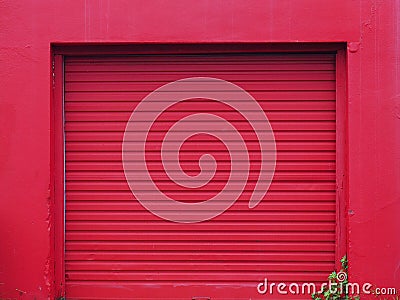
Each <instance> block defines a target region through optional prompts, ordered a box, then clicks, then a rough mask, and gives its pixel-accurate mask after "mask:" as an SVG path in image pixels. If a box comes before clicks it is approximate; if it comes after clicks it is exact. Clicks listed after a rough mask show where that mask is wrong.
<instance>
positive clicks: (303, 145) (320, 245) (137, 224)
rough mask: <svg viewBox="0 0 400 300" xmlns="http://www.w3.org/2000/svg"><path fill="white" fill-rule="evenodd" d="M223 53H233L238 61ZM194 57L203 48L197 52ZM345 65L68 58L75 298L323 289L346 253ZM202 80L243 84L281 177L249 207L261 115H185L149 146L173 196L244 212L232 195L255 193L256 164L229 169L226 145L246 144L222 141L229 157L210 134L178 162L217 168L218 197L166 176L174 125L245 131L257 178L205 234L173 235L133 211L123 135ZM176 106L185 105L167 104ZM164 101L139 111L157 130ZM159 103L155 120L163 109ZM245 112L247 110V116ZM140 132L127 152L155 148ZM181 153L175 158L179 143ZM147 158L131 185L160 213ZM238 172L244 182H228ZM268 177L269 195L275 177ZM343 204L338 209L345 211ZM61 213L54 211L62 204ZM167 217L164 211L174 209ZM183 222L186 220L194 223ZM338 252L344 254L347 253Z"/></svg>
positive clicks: (177, 112)
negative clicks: (169, 86) (193, 80)
mask: <svg viewBox="0 0 400 300" xmlns="http://www.w3.org/2000/svg"><path fill="white" fill-rule="evenodd" d="M198 48H199V47H197V49H198ZM209 48H210V47H209ZM225 48H226V51H227V52H229V48H233V47H232V46H225ZM243 48H244V47H243ZM169 49H170V51H174V49H175V50H177V49H179V47H174V46H170V47H169ZM195 50H196V48H194V47H193V49H192V52H194V51H195ZM248 50H249V51H251V49H248ZM253 50H254V49H253ZM335 58H336V56H335V54H333V53H328V54H314V53H312V54H309V53H306V54H284V55H283V54H271V53H269V54H267V55H265V54H259V55H254V54H247V55H246V54H244V53H242V54H241V55H233V54H229V53H225V54H206V55H204V54H203V55H195V54H193V53H192V54H191V55H189V56H188V55H184V56H182V55H167V56H166V55H165V53H164V55H162V56H151V55H150V56H149V55H146V56H140V55H139V56H133V57H132V56H130V57H124V56H119V57H107V56H100V57H89V58H82V57H77V58H74V57H67V58H66V59H65V64H64V70H65V80H66V81H65V96H64V101H65V102H64V103H65V105H64V111H65V150H66V156H65V157H66V161H65V169H66V173H65V178H66V185H65V189H66V197H65V199H66V204H65V205H66V214H65V219H66V227H65V229H66V233H65V239H66V247H65V250H66V252H65V269H66V277H65V289H66V292H65V294H66V297H67V298H70V297H72V298H74V299H75V298H79V299H83V297H84V296H89V298H90V297H92V298H96V299H99V298H100V297H105V298H110V297H120V298H129V299H149V298H150V299H156V298H157V299H167V298H168V299H190V298H192V297H193V296H196V295H207V296H210V298H211V299H216V297H219V298H222V297H224V299H228V298H229V299H238V298H253V299H256V298H257V299H259V298H261V299H262V298H264V296H260V295H259V294H258V293H257V290H256V286H257V283H258V282H260V281H263V280H264V278H266V277H268V280H269V282H272V281H275V282H277V281H285V282H289V281H300V280H302V281H307V282H308V281H312V282H315V281H319V282H324V281H326V276H327V274H328V273H329V272H330V271H331V270H333V269H334V266H335V261H336V257H335V256H336V255H337V257H339V258H340V257H341V256H343V252H342V251H341V250H339V252H341V253H335V240H337V236H336V235H335V227H336V224H340V225H341V226H338V228H339V227H340V229H341V230H343V229H344V226H343V225H345V224H343V223H342V222H341V220H339V221H337V219H336V214H335V208H336V207H335V201H336V196H337V194H338V193H336V191H335V188H336V185H335V182H336V177H339V178H342V172H343V166H342V165H341V166H339V165H337V169H338V172H337V173H335V170H336V163H335V159H336V156H338V157H342V156H343V151H341V150H339V151H337V153H336V148H339V149H341V148H340V147H337V146H339V144H336V141H335V140H336V135H337V136H343V132H342V131H343V127H342V128H341V130H342V131H340V132H339V131H337V134H335V129H336V126H337V125H336V123H338V124H341V123H342V120H343V118H344V116H343V115H342V112H340V115H339V113H338V114H335V110H336V101H335V98H336V93H335V88H336V82H335V79H336V76H335V73H336V70H335V69H336V68H335ZM58 68H59V67H58V66H56V69H58ZM100 70H101V72H100ZM272 70H275V71H272ZM284 70H286V71H284ZM122 71H123V72H122ZM196 76H212V77H218V78H221V79H224V80H227V81H229V82H232V83H235V84H238V85H239V86H240V87H242V88H244V89H246V91H248V92H249V93H251V94H252V95H253V96H254V98H255V99H257V101H258V103H259V104H260V105H261V107H262V109H264V110H265V115H266V116H267V117H268V118H269V120H270V122H271V126H272V128H273V130H274V135H275V141H276V146H277V164H276V169H275V175H274V180H273V182H272V184H271V186H270V188H269V191H268V193H267V195H266V196H265V197H263V201H262V202H261V203H260V204H259V205H258V206H257V207H256V208H254V209H251V210H250V209H249V208H248V201H249V199H250V195H251V192H252V191H253V190H254V187H255V184H256V181H257V179H258V178H259V176H260V174H258V173H259V166H260V164H259V162H260V159H262V157H261V153H259V151H260V148H259V145H258V143H257V142H255V141H256V140H257V136H255V134H254V132H253V131H252V129H251V126H250V124H249V123H247V122H245V118H244V117H247V118H249V121H250V120H253V121H254V120H255V119H257V120H258V121H261V120H262V119H260V115H257V114H254V113H255V112H257V111H255V110H254V109H257V108H254V107H251V106H249V101H251V99H247V100H246V98H245V96H243V95H240V94H239V95H238V96H236V97H237V98H236V100H235V101H233V99H229V100H228V102H229V103H230V105H232V106H233V107H236V109H238V110H239V111H240V112H241V113H242V114H243V115H239V114H238V113H237V112H235V109H233V107H231V106H228V105H226V104H222V103H219V102H216V101H209V100H208V101H207V100H206V99H197V100H196V101H184V102H183V103H179V104H175V105H174V106H173V107H171V108H169V109H167V111H168V112H166V113H164V114H161V115H160V116H159V118H158V121H157V122H155V123H154V124H153V127H152V129H151V130H150V132H148V135H147V141H148V143H146V145H147V151H146V160H147V162H148V168H149V172H150V174H151V176H152V180H153V181H154V182H155V183H156V184H157V185H158V188H160V189H161V190H162V191H163V193H165V194H167V195H169V196H170V197H171V198H172V199H177V200H180V201H184V202H188V201H190V202H193V201H196V200H197V201H202V200H208V199H210V198H212V197H213V196H214V195H215V194H217V193H218V192H221V190H223V192H222V193H223V194H225V195H227V194H229V197H227V198H226V199H229V200H231V199H233V200H236V197H237V196H235V195H237V194H236V193H235V191H237V190H238V188H239V189H240V185H239V184H238V181H237V180H235V183H234V185H233V186H232V187H231V188H227V187H226V184H227V181H230V180H229V179H228V177H229V174H232V173H234V174H236V176H238V175H239V176H240V177H241V178H242V179H243V180H245V178H243V177H244V176H245V175H244V173H243V172H244V166H243V163H244V161H246V159H245V158H244V154H245V153H244V152H246V151H243V150H240V151H241V156H240V161H241V162H240V165H239V166H238V165H237V163H236V162H233V163H229V162H228V161H230V160H231V159H232V157H229V156H228V149H227V145H229V144H231V145H230V146H231V147H232V148H234V149H235V151H234V152H230V151H231V150H233V149H230V150H229V153H230V154H231V155H237V153H238V150H239V149H241V148H240V147H239V145H240V144H241V142H240V140H241V138H238V137H237V136H235V135H234V134H233V132H232V130H231V129H230V130H227V129H225V134H224V135H223V136H224V137H221V139H222V141H223V142H226V143H227V144H222V143H221V141H219V140H218V139H216V138H212V139H210V136H209V135H207V134H202V135H198V136H197V137H195V138H192V139H190V140H191V142H186V143H184V144H183V146H182V148H181V151H180V154H181V156H180V158H181V159H182V161H181V166H182V167H183V168H184V169H185V170H186V171H187V172H188V173H190V174H194V173H198V167H199V166H198V160H199V155H202V154H204V153H207V154H211V155H213V156H214V157H215V159H216V160H217V162H218V163H217V171H216V175H215V177H214V178H213V179H212V180H211V181H210V182H209V183H208V184H206V185H204V186H203V187H201V188H198V189H191V188H184V187H182V186H180V185H177V184H175V183H173V182H171V180H170V179H169V177H168V176H167V174H166V173H165V171H164V168H163V166H162V164H161V153H160V148H161V144H162V143H161V140H162V138H163V137H164V135H165V133H166V131H168V130H169V129H171V126H172V125H173V124H174V123H175V122H177V121H178V120H181V119H182V118H184V117H185V116H189V115H193V113H196V112H203V113H210V112H211V113H214V114H216V115H218V116H220V117H221V118H223V119H226V120H228V121H229V123H230V124H231V125H233V126H234V127H235V128H236V129H237V130H239V132H240V133H241V134H242V138H243V139H244V141H245V143H246V147H247V149H248V150H249V151H248V154H249V155H250V161H249V166H250V172H251V174H250V176H249V182H248V183H247V186H246V187H245V188H244V193H239V195H238V196H239V198H238V199H237V201H236V202H235V203H234V204H233V205H232V207H230V208H229V209H228V210H227V211H225V212H223V213H222V214H221V215H219V216H217V217H215V218H213V219H211V220H208V221H206V222H204V223H200V224H196V223H195V224H176V223H171V222H170V221H165V220H163V219H160V218H158V217H156V216H154V215H153V214H151V213H149V212H148V211H147V210H146V209H144V207H143V206H141V205H140V203H139V202H138V201H137V200H136V199H140V197H139V198H137V197H138V194H137V193H134V194H135V196H134V195H132V193H131V191H130V189H129V186H128V184H127V182H126V181H127V180H126V179H125V176H124V172H123V168H122V161H121V159H122V156H121V148H122V134H123V132H124V130H125V127H126V126H127V125H126V122H127V121H128V119H129V116H130V115H131V112H132V111H133V110H134V109H135V110H136V109H137V108H138V105H139V101H142V100H143V97H144V95H146V94H148V93H149V92H150V91H151V90H154V89H156V88H157V87H159V86H161V85H163V84H166V83H169V82H173V81H174V80H177V79H180V78H187V77H196ZM143 81H145V82H143ZM197 83H198V84H199V82H197ZM201 84H202V85H203V86H204V85H205V84H208V85H209V84H210V82H208V83H205V82H202V83H201ZM198 87H199V85H197V91H198ZM225 88H226V86H225ZM176 89H177V87H175V90H176ZM215 89H216V87H215V85H214V88H213V90H215ZM341 89H343V88H341ZM225 91H226V90H225ZM197 94H198V92H197ZM221 94H222V93H221V91H220V92H219V93H218V94H216V95H215V97H217V99H218V96H221ZM167 95H169V97H172V98H175V97H174V96H171V93H168V94H167ZM167 95H165V94H164V97H162V98H164V102H160V101H159V100H158V101H157V102H154V103H153V107H150V108H147V109H142V110H143V111H142V112H137V111H135V116H137V114H140V115H141V116H142V117H143V118H145V119H147V120H149V118H150V113H149V111H154V110H156V113H159V112H160V111H159V110H158V109H161V108H160V107H159V105H160V103H165V96H167ZM231 96H232V95H231ZM238 100H240V101H238ZM287 100H290V101H287ZM343 100H344V99H341V98H339V99H338V103H339V102H340V103H341V104H342V105H343ZM156 103H158V108H154V104H156ZM239 103H242V104H245V106H244V107H241V108H237V107H238V104H239ZM140 104H143V102H141V103H140ZM161 110H163V109H161ZM262 115H264V113H263V114H262ZM337 118H338V122H336V119H337ZM166 121H169V122H166ZM198 123H199V121H197V123H193V122H190V123H186V125H185V127H184V131H185V132H186V133H187V131H188V130H194V131H195V132H198V130H200V129H199V127H198V126H199V125H200V124H198ZM250 123H251V124H252V126H257V124H258V125H260V122H257V123H255V122H254V123H252V121H250ZM193 124H196V125H193ZM202 124H206V127H205V129H202V130H206V132H209V133H214V134H217V136H218V135H221V127H220V124H219V122H216V121H215V120H214V121H209V122H207V123H202ZM263 124H264V125H265V123H263ZM255 128H257V127H255ZM130 130H134V131H133V132H131V133H130V134H129V136H130V138H131V139H130V140H132V139H133V140H135V141H144V140H146V138H138V133H139V132H138V131H142V132H143V129H140V128H138V124H137V123H136V126H132V127H131V128H130ZM263 130H264V131H265V129H264V127H263ZM182 133H183V132H181V134H182ZM258 133H261V132H258ZM145 134H146V132H145ZM227 135H229V137H227ZM173 140H174V141H175V143H174V144H175V145H176V144H179V143H177V139H176V137H175V138H174V139H173ZM228 140H229V141H230V142H228ZM264 140H265V137H264ZM150 141H151V142H150ZM179 141H183V140H179ZM200 141H201V142H200ZM232 141H234V143H232ZM165 144H168V142H166V143H164V145H165ZM169 145H171V143H169ZM264 145H265V144H264ZM340 145H341V144H340ZM228 148H230V147H228ZM131 149H132V148H131ZM169 152H170V151H169ZM174 153H175V152H174ZM138 154H139V153H138V150H137V148H136V152H135V155H130V159H131V160H134V162H132V163H130V164H129V163H128V164H127V165H128V168H129V170H130V173H129V175H130V178H131V179H132V180H134V181H135V183H136V184H137V185H136V188H137V189H139V190H146V191H147V192H146V195H149V192H151V194H153V197H152V198H153V199H157V198H158V197H155V196H154V190H153V189H152V187H151V186H148V185H145V184H144V183H145V182H143V181H146V182H150V179H144V178H143V176H144V172H143V171H144V170H145V168H146V167H141V166H140V167H138V160H140V155H138ZM205 164H207V163H205ZM265 165H266V162H265V161H264V166H265ZM233 166H235V167H236V170H235V171H232V170H231V168H232V167H233ZM237 167H239V168H240V169H239V171H238V169H237ZM204 169H207V168H206V167H205V166H204V164H203V171H204ZM196 170H197V171H196ZM132 171H134V172H132ZM193 171H195V172H193ZM205 172H207V171H205ZM209 172H211V168H208V172H207V173H208V174H209ZM175 174H176V173H175ZM262 177H263V182H265V180H266V179H265V175H264V176H262ZM56 178H58V175H56ZM197 182H198V181H197ZM244 182H246V181H244ZM186 183H187V181H184V182H182V184H183V185H185V184H186ZM135 198H136V199H135ZM338 198H339V201H338V202H340V203H343V202H344V201H343V200H344V199H343V198H342V197H338ZM62 199H63V198H62V197H60V198H57V199H56V202H57V203H62ZM99 200H101V201H99ZM159 201H160V200H158V203H159ZM211 201H213V200H211ZM222 201H224V200H222ZM164 203H165V202H164ZM214 204H215V202H214ZM163 206H164V209H165V207H167V206H168V205H167V204H164V205H163ZM214 208H215V206H214ZM339 209H340V210H342V209H341V208H338V210H339ZM179 214H180V216H182V215H184V211H182V210H180V211H179ZM191 214H193V211H192V212H191ZM58 218H61V216H59V217H57V219H58ZM105 230H107V232H105ZM58 232H59V231H58V230H57V234H58ZM293 241H295V242H293ZM337 244H338V245H339V246H342V248H345V240H344V239H342V240H341V241H339V242H338V243H337ZM62 263H63V261H60V262H59V264H62ZM299 271H301V272H299ZM89 280H91V281H89ZM104 280H108V281H105V282H104ZM124 280H130V281H129V282H126V281H124ZM94 287H95V288H94ZM257 296H258V297H257ZM275 297H276V296H275ZM305 297H307V296H305Z"/></svg>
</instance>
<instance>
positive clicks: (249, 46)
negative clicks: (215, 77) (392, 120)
mask: <svg viewBox="0 0 400 300" xmlns="http://www.w3.org/2000/svg"><path fill="white" fill-rule="evenodd" d="M278 52H283V53H310V54H311V53H335V54H336V239H335V240H336V241H335V242H336V249H335V261H336V269H337V270H339V269H340V259H341V258H342V257H343V256H344V255H345V254H346V253H347V249H348V242H347V228H348V218H347V217H346V216H347V215H346V211H347V207H348V198H349V197H348V115H347V63H346V62H347V57H346V43H213V44H159V43H145V44H143V43H140V44H119V45H116V44H52V45H51V54H50V62H51V66H50V75H51V76H50V78H51V83H50V89H51V93H50V95H51V97H50V113H51V124H50V133H51V136H50V143H51V144H50V151H51V160H50V161H51V165H50V182H51V184H50V185H51V187H50V193H51V208H50V209H51V212H52V213H51V222H50V226H51V227H50V236H51V251H50V253H51V254H50V260H51V262H53V266H52V270H51V271H52V272H53V274H54V276H53V278H54V280H53V282H52V286H51V290H52V295H55V299H59V298H62V297H65V255H64V254H65V138H64V57H65V56H105V55H132V54H135V55H140V54H170V55H171V54H202V53H203V54H204V53H214V54H215V53H222V54H223V53H227V54H228V53H278Z"/></svg>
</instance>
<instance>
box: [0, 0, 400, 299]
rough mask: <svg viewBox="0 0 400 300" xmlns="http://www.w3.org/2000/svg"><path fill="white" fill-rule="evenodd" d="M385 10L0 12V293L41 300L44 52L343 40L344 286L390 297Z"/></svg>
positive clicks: (390, 118)
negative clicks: (62, 47)
mask: <svg viewBox="0 0 400 300" xmlns="http://www.w3.org/2000/svg"><path fill="white" fill-rule="evenodd" d="M399 6H400V5H399V2H397V1H361V2H353V1H348V0H340V1H334V0H332V1H329V2H326V1H317V0H315V1H305V0H304V1H289V0H287V1H242V2H238V1H221V2H212V1H193V2H192V3H190V4H187V2H186V1H152V2H148V3H147V2H143V1H118V2H117V1H113V2H111V1H96V2H95V1H86V2H85V1H68V2H49V1H34V2H29V1H22V2H14V1H9V2H2V3H1V14H2V17H1V24H2V26H1V28H2V29H1V41H0V43H1V44H0V53H1V72H0V74H1V75H0V76H1V80H0V82H1V83H2V88H1V92H0V93H1V94H0V120H1V121H0V122H1V126H0V130H1V133H0V145H1V148H0V151H1V152H0V153H1V157H2V164H1V167H0V168H1V175H2V180H1V190H2V199H1V204H0V220H1V226H0V241H1V247H0V283H2V284H0V296H1V297H3V295H4V297H5V296H8V297H15V298H17V297H20V298H21V299H33V298H34V297H37V299H45V298H47V297H51V298H53V295H54V293H55V291H54V290H53V289H52V284H51V283H52V281H53V278H54V271H53V270H54V264H53V263H54V252H53V251H52V249H51V245H52V242H51V240H52V238H51V236H50V231H51V228H52V226H53V225H52V224H53V223H52V222H53V219H52V212H53V211H52V206H51V203H52V200H51V197H50V194H51V193H50V187H51V186H52V184H51V182H50V178H51V177H50V176H51V174H50V170H51V160H50V157H51V156H50V153H51V149H52V148H51V138H50V133H49V131H50V124H51V111H50V107H51V105H50V96H51V68H50V65H51V64H50V61H51V60H50V58H51V55H50V49H51V46H50V45H51V43H80V44H83V43H89V42H92V43H93V42H94V43H102V42H107V43H132V42H136V43H142V42H143V43H144V42H153V43H154V42H155V43H179V42H194V43H200V42H237V43H240V42H285V43H289V42H347V43H348V48H347V49H348V51H347V77H348V78H347V80H348V81H347V96H348V106H347V111H348V120H347V123H348V147H347V149H348V170H347V171H348V182H345V184H344V186H345V187H346V186H347V194H348V199H349V203H348V208H349V214H348V253H349V260H350V274H351V279H352V280H353V281H360V282H364V281H369V282H371V283H373V284H376V285H377V286H383V287H389V286H394V287H397V288H400V239H399V238H398V236H399V228H400V219H399V217H398V216H399V214H400V201H399V194H400V184H399V182H400V163H399V156H400V129H399V128H400V124H399V123H400V120H399V119H400V108H399V107H400V96H399V95H400V86H399V85H400V83H399V82H400V78H399V74H400V70H399V57H398V55H399V52H400V49H399V42H400V38H399V36H400V28H399V26H400V21H399V19H400V18H399V8H400V7H399Z"/></svg>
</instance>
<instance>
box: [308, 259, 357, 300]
mask: <svg viewBox="0 0 400 300" xmlns="http://www.w3.org/2000/svg"><path fill="white" fill-rule="evenodd" d="M340 263H341V265H342V267H341V269H340V271H339V272H336V271H333V272H332V273H331V274H330V275H329V276H328V285H325V286H323V287H322V288H321V290H320V291H318V292H316V293H313V294H312V295H311V298H312V299H313V300H360V296H359V295H349V293H348V283H349V282H348V276H347V275H348V273H347V269H348V261H347V256H346V255H345V256H343V257H342V259H341V260H340Z"/></svg>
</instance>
